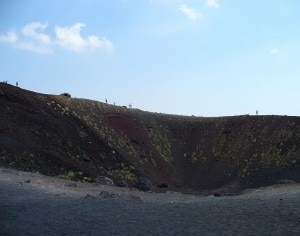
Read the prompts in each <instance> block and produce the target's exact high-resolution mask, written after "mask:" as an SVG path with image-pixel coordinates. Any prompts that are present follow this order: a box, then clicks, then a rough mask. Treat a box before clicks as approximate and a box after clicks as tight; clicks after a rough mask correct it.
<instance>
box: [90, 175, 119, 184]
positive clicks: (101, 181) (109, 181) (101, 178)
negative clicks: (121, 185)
mask: <svg viewBox="0 0 300 236" xmlns="http://www.w3.org/2000/svg"><path fill="white" fill-rule="evenodd" d="M94 182H95V183H97V184H103V185H109V186H113V185H115V184H114V181H113V180H112V179H110V178H107V177H105V176H98V177H97V178H95V179H94Z"/></svg>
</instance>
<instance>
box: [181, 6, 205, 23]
mask: <svg viewBox="0 0 300 236" xmlns="http://www.w3.org/2000/svg"><path fill="white" fill-rule="evenodd" d="M179 10H180V11H181V12H182V13H184V14H185V15H186V16H187V17H188V18H189V19H191V20H197V19H198V18H200V17H202V15H201V13H199V12H197V11H196V10H195V9H193V8H190V7H188V6H187V5H185V4H181V6H180V7H179Z"/></svg>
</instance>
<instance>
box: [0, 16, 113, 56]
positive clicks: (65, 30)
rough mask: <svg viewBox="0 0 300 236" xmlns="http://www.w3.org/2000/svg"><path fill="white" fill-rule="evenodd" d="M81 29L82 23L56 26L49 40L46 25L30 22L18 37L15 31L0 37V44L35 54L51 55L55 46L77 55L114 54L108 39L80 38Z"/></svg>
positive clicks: (96, 37) (90, 36) (92, 36)
mask: <svg viewBox="0 0 300 236" xmlns="http://www.w3.org/2000/svg"><path fill="white" fill-rule="evenodd" d="M83 27H85V25H84V24H83V23H77V24H75V25H73V26H68V27H62V26H56V27H55V37H54V38H51V37H50V35H49V34H46V33H45V30H46V29H47V28H48V25H47V24H42V23H40V22H32V23H29V24H27V25H25V26H24V27H23V28H22V30H21V31H20V34H19V35H17V34H16V32H15V30H10V31H8V32H7V33H6V34H4V35H0V43H10V44H12V45H13V46H14V47H15V48H18V49H23V50H28V51H32V52H37V53H52V52H53V50H54V49H55V47H57V46H58V47H61V48H63V49H66V50H70V51H74V52H77V53H79V52H81V53H82V52H89V51H94V50H97V49H99V50H102V51H105V52H109V53H112V52H114V46H113V43H112V42H111V41H110V40H109V39H106V38H99V37H98V36H96V35H88V36H87V37H83V36H81V32H80V31H81V29H82V28H83Z"/></svg>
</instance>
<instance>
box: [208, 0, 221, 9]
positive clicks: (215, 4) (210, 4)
mask: <svg viewBox="0 0 300 236" xmlns="http://www.w3.org/2000/svg"><path fill="white" fill-rule="evenodd" d="M206 6H208V7H214V8H219V7H220V5H219V3H218V2H217V0H206Z"/></svg>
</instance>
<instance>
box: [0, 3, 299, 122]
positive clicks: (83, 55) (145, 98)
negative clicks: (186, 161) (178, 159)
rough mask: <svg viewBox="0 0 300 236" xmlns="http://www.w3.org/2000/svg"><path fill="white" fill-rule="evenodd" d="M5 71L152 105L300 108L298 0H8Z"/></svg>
mask: <svg viewBox="0 0 300 236" xmlns="http://www.w3.org/2000/svg"><path fill="white" fill-rule="evenodd" d="M0 63H1V70H0V78H1V79H0V80H1V81H4V80H8V81H9V82H10V83H12V84H15V82H16V81H19V85H20V87H22V88H25V89H28V90H33V91H37V92H41V93H50V94H60V93H62V92H69V93H71V94H72V96H73V97H82V98H89V99H93V100H98V101H105V99H107V100H108V102H109V103H114V102H115V103H116V104H117V105H128V104H129V103H131V104H132V106H133V107H134V108H139V109H142V110H147V111H154V112H162V113H171V114H183V115H197V116H228V115H240V114H255V111H256V110H258V111H259V114H268V115H271V114H277V115H296V116H299V115H300V106H299V105H298V101H300V92H299V91H300V65H299V64H300V1H298V0H243V1H241V0H72V1H71V0H68V1H67V0H52V1H48V0H27V1H20V0H0Z"/></svg>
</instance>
